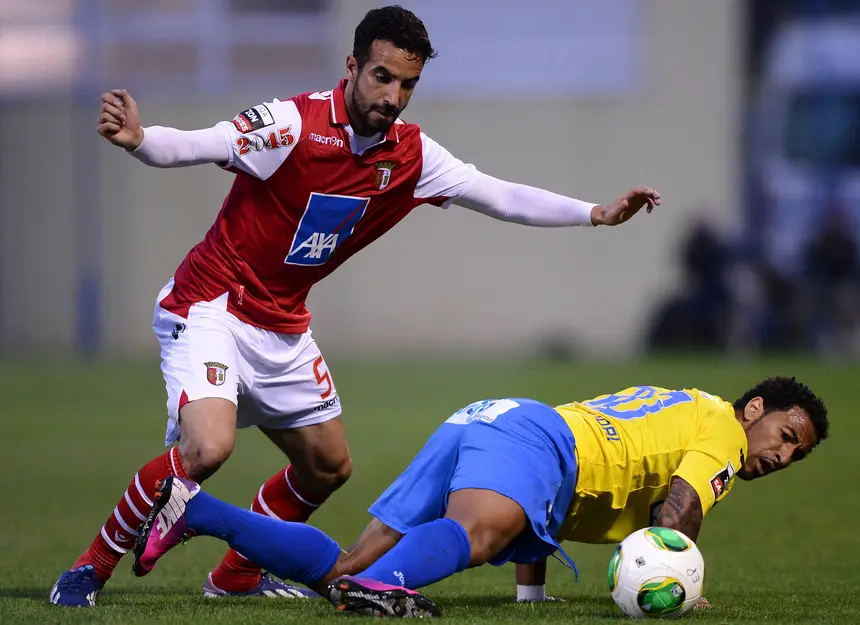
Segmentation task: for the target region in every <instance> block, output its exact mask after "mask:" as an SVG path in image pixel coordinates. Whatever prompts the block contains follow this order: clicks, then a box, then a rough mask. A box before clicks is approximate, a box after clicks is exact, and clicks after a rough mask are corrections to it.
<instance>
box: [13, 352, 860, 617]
mask: <svg viewBox="0 0 860 625" xmlns="http://www.w3.org/2000/svg"><path fill="white" fill-rule="evenodd" d="M331 368H332V370H333V372H334V374H335V380H336V383H337V385H338V389H339V391H340V394H341V396H342V399H343V404H344V410H345V412H344V419H345V423H346V427H347V431H348V435H349V438H350V442H351V448H352V452H353V457H354V466H355V469H354V475H353V478H352V479H351V480H350V482H349V483H348V484H347V485H346V486H345V487H344V488H343V489H342V490H341V491H340V492H339V493H337V494H336V495H335V496H334V497H333V498H332V499H331V500H330V501H329V502H328V503H327V504H326V505H325V506H324V507H323V508H322V509H321V510H320V512H319V513H318V514H317V515H316V516H315V517H314V523H315V524H316V525H318V526H319V527H321V528H322V529H323V530H325V531H327V532H328V533H330V534H331V535H332V536H333V537H335V538H336V539H338V540H339V541H341V542H342V543H343V544H350V543H351V541H353V540H354V539H355V538H356V537H357V536H358V533H359V532H360V531H361V529H362V528H363V527H364V525H365V523H366V522H367V520H368V515H367V512H366V508H367V506H368V505H369V504H370V503H371V502H372V501H373V499H374V497H375V496H376V495H377V494H379V493H380V492H381V490H382V489H383V488H384V487H385V486H387V484H388V483H389V481H390V480H392V479H393V478H394V477H395V476H396V475H397V474H398V473H399V472H400V471H401V470H402V469H403V467H404V466H405V465H406V464H407V463H408V462H409V460H410V459H411V457H412V455H413V454H414V453H415V452H416V451H418V449H419V448H420V446H421V445H422V443H423V442H424V440H425V439H426V437H427V436H428V435H429V434H430V433H431V432H432V431H433V429H434V428H435V427H436V426H437V425H438V423H439V422H441V421H442V420H443V419H444V418H446V417H447V416H448V415H449V414H451V413H452V412H454V411H455V410H456V409H458V408H460V407H461V406H462V405H465V404H466V403H469V402H471V401H474V400H476V399H481V398H484V397H491V396H512V395H520V396H530V397H535V398H538V399H542V400H544V401H546V402H548V403H553V402H559V403H560V402H566V401H571V400H573V399H585V398H587V397H591V396H593V395H596V394H598V393H601V392H606V391H613V390H617V389H618V388H621V387H623V386H627V385H630V384H636V383H646V384H659V385H664V386H683V385H686V386H698V387H701V388H703V389H705V390H708V391H710V392H712V393H716V394H720V395H724V396H726V397H727V398H733V397H734V396H736V395H738V394H740V393H741V392H742V391H744V390H745V389H746V388H747V387H748V386H750V385H751V384H752V383H754V382H757V381H758V379H759V378H761V377H764V376H765V375H769V374H773V373H789V374H792V375H797V376H798V377H800V378H801V379H803V380H804V381H806V382H807V383H808V384H810V385H811V386H812V387H813V389H815V390H816V392H818V393H819V394H820V395H822V396H823V397H824V398H825V400H826V401H827V403H828V405H829V408H830V411H831V415H832V438H831V440H829V441H827V442H826V443H825V444H824V445H822V447H821V448H820V449H819V450H817V451H816V452H815V453H814V454H812V456H811V457H810V458H809V459H808V460H806V461H804V462H803V463H802V464H800V465H798V466H797V467H795V468H793V469H792V470H790V471H786V472H785V473H783V474H779V475H775V476H772V477H769V478H768V479H766V480H762V481H760V482H756V483H752V484H747V483H740V484H737V485H736V487H735V489H734V490H733V492H732V494H731V495H730V496H729V497H728V498H727V500H726V501H725V502H724V503H723V504H721V505H720V506H719V507H718V508H717V509H716V510H715V511H714V512H713V513H712V514H711V515H709V517H708V518H707V519H706V520H705V524H704V527H703V530H702V534H701V536H700V540H699V546H700V548H701V550H702V552H703V554H704V556H705V561H706V563H707V578H706V579H707V585H706V588H707V596H708V597H709V599H710V600H711V602H712V603H713V605H714V607H713V609H712V610H710V611H708V612H707V613H703V614H697V615H694V616H693V617H691V618H692V620H696V621H711V622H719V623H729V622H771V623H801V622H816V623H821V622H831V623H849V622H860V607H858V604H860V573H859V572H858V571H860V569H858V567H857V564H856V558H857V551H858V539H857V536H858V529H860V522H858V519H860V497H858V496H857V492H858V487H857V478H858V477H860V471H858V468H857V467H858V457H860V443H858V441H860V420H858V417H857V414H856V402H855V401H853V400H854V398H855V397H856V395H855V391H856V389H855V387H854V386H855V385H856V384H858V380H860V367H857V366H849V365H841V366H826V365H824V364H821V363H814V362H808V361H801V360H797V361H790V360H789V361H786V360H781V361H764V362H754V363H753V362H748V363H731V362H727V361H719V360H705V359H702V360H694V359H687V360H666V361H653V362H642V363H638V364H627V365H610V364H599V365H598V364H574V365H553V364H535V363H520V364H515V363H484V364H465V363H460V364H445V363H429V364H428V363H423V364H410V363H397V364H390V365H384V364H378V365H373V364H366V363H362V364H354V363H336V362H335V363H331ZM0 398H2V404H0V405H2V419H0V426H2V431H0V469H2V470H0V493H2V504H0V506H2V507H0V529H2V533H0V554H2V556H3V561H2V567H0V622H2V623H22V622H28V621H29V622H35V621H38V622H42V623H48V622H81V623H84V622H85V623H156V622H158V623H183V624H188V623H262V622H287V621H292V622H299V623H318V622H319V623H321V622H335V619H341V618H344V617H339V616H338V615H336V614H335V613H334V611H333V610H332V609H331V608H330V606H328V605H327V604H325V603H323V602H321V601H309V602H303V603H298V604H297V603H289V602H285V601H275V600H265V599H255V600H246V601H242V600H231V601H224V602H217V603H211V602H207V601H205V600H204V599H203V598H202V597H201V596H200V593H201V586H202V583H203V580H204V578H205V576H206V573H207V572H208V571H209V570H210V569H211V568H212V567H213V566H214V565H215V563H216V562H217V561H218V559H219V557H220V555H221V553H222V549H223V548H222V545H221V544H219V543H218V542H216V541H215V540H212V539H208V538H206V539H198V540H194V541H192V542H191V543H189V544H188V545H186V546H185V547H184V548H181V549H177V550H175V551H174V552H171V553H170V554H168V556H167V557H166V558H165V559H164V561H163V562H162V563H160V564H159V567H158V568H157V569H156V571H155V572H154V573H153V574H152V575H151V576H149V577H147V578H146V579H144V580H138V579H136V578H134V577H132V575H131V573H130V571H129V562H128V561H123V562H122V563H121V564H120V568H119V569H118V571H117V574H116V576H115V578H114V579H113V580H112V581H111V583H110V584H109V585H108V586H107V588H106V590H105V591H104V593H103V594H102V596H101V599H100V602H99V605H98V607H97V608H96V609H95V610H78V611H70V610H64V609H60V608H56V607H54V606H51V605H48V603H47V594H48V590H49V589H50V587H51V586H52V584H53V583H54V581H55V579H56V577H57V575H58V574H59V573H60V572H61V571H62V570H63V569H64V568H67V567H68V565H69V564H70V563H71V562H72V561H73V560H74V559H75V558H76V557H77V556H78V555H79V553H80V551H82V550H83V549H84V548H85V547H86V546H87V544H89V541H90V540H91V539H92V537H93V536H94V535H95V533H96V532H97V531H98V529H99V527H100V525H101V523H103V522H104V520H105V518H107V515H108V514H109V513H110V512H111V510H112V509H113V506H114V504H115V502H116V499H117V497H118V496H119V495H120V494H121V493H122V491H123V489H124V488H125V486H126V485H127V483H128V480H129V479H130V477H131V476H132V475H133V473H134V471H135V470H136V469H137V468H138V467H139V466H140V465H141V464H143V463H144V462H145V461H147V460H149V459H150V458H151V457H153V456H155V455H156V454H158V453H161V451H162V449H163V448H162V446H161V444H160V442H161V441H162V437H163V434H164V401H165V397H164V390H163V387H162V382H161V378H160V373H159V369H158V365H157V363H136V364H128V363H111V364H87V363H80V362H63V363H53V364H43V363H32V362H28V363H18V362H11V363H10V362H5V363H0ZM283 465H284V460H283V458H282V457H280V456H279V452H278V451H277V450H276V448H275V447H274V446H273V445H271V444H270V443H269V442H268V441H267V440H265V439H264V437H263V436H262V435H260V434H259V432H256V431H254V430H246V431H242V432H240V434H239V437H238V441H237V444H236V451H235V453H234V455H233V457H232V458H231V459H230V461H229V462H228V463H227V465H226V466H225V467H224V468H223V469H222V470H221V471H220V472H219V473H218V474H217V475H216V476H215V477H214V478H213V479H212V480H211V481H210V482H208V483H207V489H208V490H209V491H210V492H212V493H213V494H215V495H217V496H219V497H221V498H223V499H225V500H227V501H230V502H233V503H236V504H238V505H241V506H243V507H247V506H248V505H249V504H250V502H251V498H252V497H253V495H254V493H255V492H256V490H257V488H258V487H259V485H260V484H261V483H262V482H263V481H264V480H266V479H267V478H268V477H269V476H270V475H271V474H272V473H274V472H275V471H276V470H277V469H278V468H280V467H282V466H283ZM568 547H569V550H568V551H569V553H570V554H571V555H572V556H573V557H574V559H575V560H576V561H577V563H578V564H579V568H580V573H581V575H580V582H579V583H578V584H577V583H574V579H573V575H572V574H571V573H570V572H569V571H567V570H566V569H564V568H562V567H561V566H560V565H557V564H554V565H553V566H552V568H551V571H550V582H549V586H548V590H549V592H550V593H551V594H553V595H556V596H561V597H565V598H567V599H568V602H567V603H566V604H553V605H540V606H531V605H516V604H512V603H511V602H510V598H511V596H512V594H513V592H514V584H513V570H512V568H510V567H509V566H505V567H501V568H498V569H496V568H493V567H482V568H480V569H475V570H471V571H467V572H465V573H463V574H460V575H457V576H455V577H454V578H452V579H449V580H446V581H444V582H442V583H440V584H438V585H436V586H433V587H431V588H429V589H428V590H427V592H428V594H429V595H430V596H432V597H433V598H434V599H437V600H438V602H439V603H440V604H441V607H442V609H443V611H444V613H445V615H446V617H447V619H448V620H449V621H451V622H454V621H456V622H458V623H459V622H462V623H473V622H474V623H501V622H515V621H516V622H529V623H543V622H559V623H560V622H571V621H576V622H582V623H590V622H618V620H619V617H620V613H619V612H618V611H617V610H616V608H615V606H614V604H613V603H612V600H611V598H610V597H609V594H608V591H607V589H606V567H607V563H608V560H609V557H610V555H611V552H612V547H611V546H608V545H604V546H589V545H570V544H569V545H568Z"/></svg>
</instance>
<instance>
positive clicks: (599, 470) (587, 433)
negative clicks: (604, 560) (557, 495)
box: [556, 386, 747, 543]
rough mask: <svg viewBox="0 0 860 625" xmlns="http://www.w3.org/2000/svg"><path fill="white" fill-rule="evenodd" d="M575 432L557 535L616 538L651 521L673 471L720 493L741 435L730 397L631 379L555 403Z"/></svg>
mask: <svg viewBox="0 0 860 625" xmlns="http://www.w3.org/2000/svg"><path fill="white" fill-rule="evenodd" d="M556 411H557V412H558V413H559V414H560V415H561V416H562V418H563V419H564V420H565V421H566V422H567V424H568V426H570V429H571V430H573V434H574V437H575V438H576V458H577V465H578V477H577V482H576V491H575V493H574V495H573V499H572V501H571V504H570V508H569V509H568V514H567V518H566V519H565V521H564V522H563V524H562V526H561V528H560V531H559V534H558V535H557V536H556V539H558V540H573V541H577V542H584V543H614V542H620V541H622V540H623V539H624V538H625V537H626V536H628V535H629V534H630V533H631V532H633V531H635V530H637V529H641V528H643V527H649V526H651V525H654V524H655V521H656V519H657V516H658V514H659V507H660V505H661V504H662V503H663V501H665V499H666V497H667V496H668V494H669V483H670V482H671V480H672V477H673V476H676V475H677V476H678V477H680V478H683V479H684V480H685V481H686V482H688V483H689V484H690V485H691V486H692V487H693V488H694V489H695V490H696V492H697V493H698V494H699V499H700V500H701V502H702V512H703V513H704V514H707V512H708V511H709V510H710V509H711V508H712V507H713V506H714V504H716V503H717V502H718V501H720V500H722V498H723V497H725V496H726V494H727V493H728V492H729V490H730V489H731V487H732V484H733V482H734V477H735V473H736V472H737V471H738V470H739V469H740V468H741V467H742V466H743V462H744V457H745V456H746V454H747V437H746V433H745V432H744V429H743V426H741V424H740V422H739V421H738V420H737V418H736V417H735V410H734V408H733V407H732V405H731V404H729V403H728V402H726V401H724V400H722V399H720V398H719V397H715V396H713V395H709V394H708V393H705V392H703V391H700V390H697V389H684V390H670V389H665V388H658V387H653V386H636V387H632V388H628V389H625V390H623V391H620V392H618V393H614V394H612V395H602V396H600V397H596V398H594V399H592V400H589V401H585V402H576V403H572V404H564V405H562V406H557V407H556Z"/></svg>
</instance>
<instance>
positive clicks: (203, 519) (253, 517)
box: [186, 492, 341, 584]
mask: <svg viewBox="0 0 860 625" xmlns="http://www.w3.org/2000/svg"><path fill="white" fill-rule="evenodd" d="M186 519H187V521H188V527H189V528H190V529H193V530H194V531H195V532H196V533H197V534H198V535H200V536H214V537H215V538H220V539H221V540H224V541H227V542H228V543H229V544H230V546H231V547H233V549H235V550H236V551H238V552H239V553H241V554H242V555H243V556H245V557H246V558H248V559H250V560H252V561H253V562H256V563H257V564H259V565H260V566H261V567H262V568H264V569H266V570H267V571H270V572H272V573H274V574H275V575H277V576H278V577H280V578H281V579H291V580H293V581H296V582H299V583H301V584H313V583H315V582H318V581H320V580H321V579H323V578H324V577H325V576H326V574H327V573H328V572H329V571H331V569H332V568H333V567H334V565H335V564H336V563H337V559H338V558H339V557H340V554H341V549H340V546H339V545H338V544H337V543H336V542H335V541H334V540H332V539H331V538H329V537H328V536H327V535H326V534H325V533H323V532H322V531H320V530H318V529H317V528H315V527H312V526H310V525H305V524H304V523H288V522H287V521H279V520H278V519H273V518H271V517H268V516H265V515H263V514H257V513H256V512H251V511H250V510H243V509H242V508H237V507H236V506H234V505H231V504H229V503H225V502H223V501H220V500H218V499H215V498H214V497H212V496H211V495H208V494H207V493H204V492H200V493H197V495H195V497H194V498H193V499H192V500H191V501H189V502H188V508H187V511H186Z"/></svg>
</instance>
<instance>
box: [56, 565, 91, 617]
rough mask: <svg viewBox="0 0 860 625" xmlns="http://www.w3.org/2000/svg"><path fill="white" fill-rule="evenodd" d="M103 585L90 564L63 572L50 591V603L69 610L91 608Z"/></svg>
mask: <svg viewBox="0 0 860 625" xmlns="http://www.w3.org/2000/svg"><path fill="white" fill-rule="evenodd" d="M104 585H105V583H104V582H103V581H102V580H100V579H99V578H98V577H96V570H95V567H93V565H92V564H85V565H83V566H79V567H78V568H76V569H70V570H68V571H64V572H63V574H62V575H60V579H58V580H57V583H56V584H54V587H53V588H52V589H51V596H50V601H51V603H53V604H54V605H64V606H68V607H70V608H92V607H94V606H95V605H96V599H98V596H99V593H100V592H101V591H102V588H104Z"/></svg>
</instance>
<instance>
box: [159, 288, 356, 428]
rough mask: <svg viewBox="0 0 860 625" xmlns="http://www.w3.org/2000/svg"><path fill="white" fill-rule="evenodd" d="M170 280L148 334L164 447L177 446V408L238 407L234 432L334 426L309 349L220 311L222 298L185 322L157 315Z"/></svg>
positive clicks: (325, 379) (336, 407)
mask: <svg viewBox="0 0 860 625" xmlns="http://www.w3.org/2000/svg"><path fill="white" fill-rule="evenodd" d="M172 288H173V280H172V279H171V280H170V282H168V283H167V285H165V287H164V288H163V289H162V290H161V292H160V293H159V294H158V299H157V300H156V304H155V313H154V316H153V321H152V327H153V329H154V330H155V334H156V336H157V337H158V343H159V345H161V371H162V373H163V374H164V381H165V384H166V385H167V418H168V420H167V433H166V434H165V438H164V443H165V445H171V444H173V443H174V442H176V441H177V440H179V409H180V408H181V407H182V406H184V405H185V404H186V403H188V402H190V401H194V400H195V399H203V398H206V397H221V398H223V399H227V400H230V401H231V402H233V403H234V404H236V406H237V407H238V420H237V427H240V428H246V427H251V426H261V427H266V428H271V429H285V428H298V427H304V426H307V425H313V424H315V423H322V422H324V421H328V420H329V419H334V418H335V417H337V416H339V415H340V413H341V409H340V399H339V398H338V395H337V391H336V390H335V387H334V382H332V379H331V375H330V374H329V371H328V367H327V366H326V364H325V360H324V359H323V356H322V354H321V353H320V350H319V348H318V347H317V344H316V342H315V341H314V339H313V336H312V335H311V331H310V330H308V331H307V332H305V333H304V334H279V333H277V332H271V331H269V330H263V329H261V328H257V327H255V326H252V325H249V324H247V323H244V322H242V321H240V320H239V319H238V318H236V317H235V316H234V315H232V314H231V313H229V312H227V293H225V294H224V295H222V296H221V297H219V298H218V299H215V300H213V301H211V302H199V303H197V304H194V305H193V306H191V308H190V309H189V311H188V318H187V319H186V318H183V317H180V316H179V315H176V314H174V313H171V312H169V311H167V310H165V309H163V308H162V307H161V305H160V303H161V301H162V300H163V299H164V298H165V297H167V295H168V294H169V293H170V291H171V289H172Z"/></svg>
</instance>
